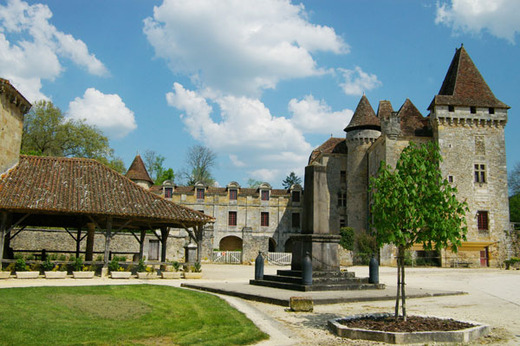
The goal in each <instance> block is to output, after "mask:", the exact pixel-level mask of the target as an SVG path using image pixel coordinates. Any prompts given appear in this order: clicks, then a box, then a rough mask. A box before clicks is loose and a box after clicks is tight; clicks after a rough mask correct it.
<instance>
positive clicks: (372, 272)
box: [368, 256, 379, 284]
mask: <svg viewBox="0 0 520 346" xmlns="http://www.w3.org/2000/svg"><path fill="white" fill-rule="evenodd" d="M368 273H369V274H368V282H369V283H371V284H378V283H379V263H378V262H377V259H376V257H375V256H372V258H371V259H370V264H369V265H368Z"/></svg>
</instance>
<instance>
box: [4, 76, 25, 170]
mask: <svg viewBox="0 0 520 346" xmlns="http://www.w3.org/2000/svg"><path fill="white" fill-rule="evenodd" d="M30 108H31V104H30V103H29V102H28V101H27V100H26V99H25V98H24V97H23V96H22V95H21V94H20V93H19V92H18V91H17V90H16V89H15V88H14V87H13V86H12V85H11V84H10V83H9V81H7V80H5V79H2V78H0V152H1V153H2V155H0V173H3V172H5V171H6V170H8V169H9V168H11V167H13V166H14V165H15V164H16V163H17V162H18V157H19V156H20V147H21V145H22V133H23V116H24V114H25V113H27V112H28V111H29V109H30Z"/></svg>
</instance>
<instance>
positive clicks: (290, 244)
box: [285, 238, 293, 252]
mask: <svg viewBox="0 0 520 346" xmlns="http://www.w3.org/2000/svg"><path fill="white" fill-rule="evenodd" d="M292 248H293V241H292V239H291V238H289V239H287V241H286V242H285V252H292Z"/></svg>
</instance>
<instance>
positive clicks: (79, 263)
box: [72, 257, 83, 272]
mask: <svg viewBox="0 0 520 346" xmlns="http://www.w3.org/2000/svg"><path fill="white" fill-rule="evenodd" d="M72 268H73V270H74V271H75V272H80V271H82V270H83V259H82V258H81V257H78V258H75V259H74V262H73V263H72Z"/></svg>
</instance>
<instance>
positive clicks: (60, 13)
mask: <svg viewBox="0 0 520 346" xmlns="http://www.w3.org/2000/svg"><path fill="white" fill-rule="evenodd" d="M518 14H520V2H518V1H516V0H440V1H418V0H399V1H393V0H385V1H384V0H380V1H362V0H350V1H346V0H345V1H336V0H309V1H282V0H218V1H217V0H164V1H163V0H161V1H152V0H139V1H138V0H111V1H106V0H75V1H67V0H52V1H21V0H8V1H5V0H1V1H0V52H2V53H1V54H0V77H2V78H6V79H9V80H10V81H11V83H13V84H14V85H15V86H16V87H17V89H18V90H20V91H21V92H22V93H23V94H24V95H25V96H26V97H27V98H28V99H29V100H30V101H34V100H37V99H41V98H46V99H49V100H51V101H52V102H53V103H54V104H55V105H57V106H58V107H60V108H61V109H62V111H64V112H65V113H66V115H67V117H73V118H81V119H85V120H86V121H87V122H88V123H90V124H93V125H96V126H98V127H99V128H101V129H102V130H103V131H104V132H105V134H106V135H108V136H109V139H110V144H111V146H112V147H113V148H114V149H115V154H116V155H117V156H119V157H121V158H122V159H123V161H124V162H125V164H126V166H127V167H128V166H129V165H130V163H131V162H132V160H133V158H134V156H135V155H136V154H137V153H141V154H142V153H144V152H145V151H146V150H154V151H156V152H157V153H158V154H160V155H162V156H164V157H166V160H165V166H166V167H167V168H168V167H171V168H173V169H174V171H176V172H178V171H179V170H181V169H183V168H184V160H185V156H186V152H187V149H188V148H189V147H190V146H191V145H194V144H202V145H205V146H208V147H210V148H211V149H213V150H214V151H215V152H216V153H217V155H218V165H217V167H215V169H214V172H213V173H214V176H215V178H216V180H217V182H218V183H219V184H220V185H221V186H225V185H227V184H228V183H229V182H231V181H237V182H238V183H239V184H242V185H244V186H245V185H246V183H247V180H248V178H254V179H256V180H261V181H267V182H269V183H271V184H272V185H273V187H280V186H281V181H282V180H283V178H284V177H285V176H286V175H287V174H289V173H290V172H291V171H295V172H296V173H297V174H298V175H300V176H303V169H304V166H305V164H306V162H307V159H308V156H309V154H310V152H311V150H312V149H313V148H315V147H317V146H319V145H320V144H321V143H323V142H324V141H325V140H326V139H327V138H329V137H330V136H331V135H334V136H340V137H343V136H344V132H343V128H344V127H345V126H346V125H347V124H348V122H349V121H350V118H351V116H352V112H353V110H354V109H355V108H356V106H357V103H358V101H359V99H360V97H361V95H362V93H363V92H364V93H366V95H367V97H368V99H369V100H370V102H371V104H372V106H373V107H374V108H375V109H377V105H378V103H379V101H380V100H390V101H391V103H392V105H393V107H394V109H396V110H397V109H399V107H400V106H401V105H402V104H403V102H404V101H405V100H406V98H409V99H410V100H411V101H412V102H413V103H414V104H415V105H416V106H417V108H418V109H419V110H420V111H421V112H422V113H423V115H427V111H426V108H427V107H428V105H429V103H430V101H431V100H432V98H433V96H434V95H435V94H436V93H437V92H438V90H439V88H440V86H441V84H442V80H443V79H444V76H445V74H446V72H447V69H448V66H449V64H450V62H451V59H452V57H453V54H454V52H455V48H457V47H459V46H460V45H461V43H464V47H465V48H466V50H467V51H468V53H469V54H470V56H471V57H472V59H473V61H474V62H475V64H476V65H477V67H478V69H479V70H480V72H481V73H482V75H483V77H484V79H485V80H486V81H487V83H488V84H489V86H490V87H491V89H492V90H493V92H494V93H495V96H497V98H498V99H500V100H501V101H503V102H505V103H506V104H508V105H509V106H511V110H510V111H509V122H508V124H507V126H506V150H507V161H508V168H509V169H510V170H511V169H512V168H513V167H514V165H515V164H516V163H517V162H520V153H519V150H518V147H519V142H518V139H516V138H515V137H516V133H517V132H518V131H519V130H520V120H519V116H518V114H519V113H518V112H519V110H520V97H519V91H520V64H519V63H518V62H519V61H520V50H519V46H518V42H519V36H518V33H519V32H520V21H518V18H517V17H518Z"/></svg>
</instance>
